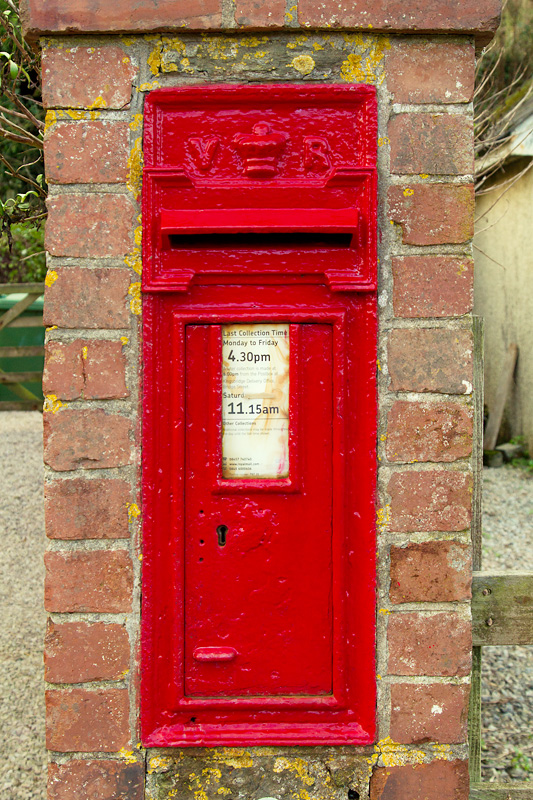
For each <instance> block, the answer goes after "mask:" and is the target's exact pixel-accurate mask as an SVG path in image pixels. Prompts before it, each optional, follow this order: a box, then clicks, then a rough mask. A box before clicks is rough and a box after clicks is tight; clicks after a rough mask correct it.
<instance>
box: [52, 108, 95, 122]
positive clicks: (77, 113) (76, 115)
mask: <svg viewBox="0 0 533 800" xmlns="http://www.w3.org/2000/svg"><path fill="white" fill-rule="evenodd" d="M101 116H102V113H101V111H94V110H93V111H85V110H82V109H78V108H69V109H66V110H65V111H61V112H58V118H61V117H63V118H64V117H69V119H75V120H80V119H91V120H94V119H100V117H101Z"/></svg>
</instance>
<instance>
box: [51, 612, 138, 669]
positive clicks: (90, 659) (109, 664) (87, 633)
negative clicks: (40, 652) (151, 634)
mask: <svg viewBox="0 0 533 800" xmlns="http://www.w3.org/2000/svg"><path fill="white" fill-rule="evenodd" d="M129 660H130V647H129V639H128V634H127V632H126V629H125V628H124V627H123V626H122V625H115V624H108V623H105V622H96V623H94V624H92V625H88V624H87V623H86V622H65V623H62V624H61V625H56V623H54V622H52V621H51V620H48V626H47V630H46V636H45V639H44V678H45V680H46V681H48V682H49V683H84V682H86V681H106V680H117V679H119V678H122V677H123V676H124V674H125V672H126V671H127V670H128V668H129Z"/></svg>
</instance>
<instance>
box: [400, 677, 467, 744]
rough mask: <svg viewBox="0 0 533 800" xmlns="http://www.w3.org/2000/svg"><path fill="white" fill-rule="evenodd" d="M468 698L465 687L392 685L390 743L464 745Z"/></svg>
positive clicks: (436, 684)
mask: <svg viewBox="0 0 533 800" xmlns="http://www.w3.org/2000/svg"><path fill="white" fill-rule="evenodd" d="M468 694H469V687H468V686H453V685H450V684H441V683H434V684H429V685H426V684H423V685H421V684H418V685H413V684H409V683H395V684H393V685H392V686H391V720H390V737H391V739H392V740H393V741H394V742H400V744H415V743H417V744H418V743H422V742H430V741H433V742H441V743H444V744H453V743H455V742H464V741H465V740H466V721H467V716H468Z"/></svg>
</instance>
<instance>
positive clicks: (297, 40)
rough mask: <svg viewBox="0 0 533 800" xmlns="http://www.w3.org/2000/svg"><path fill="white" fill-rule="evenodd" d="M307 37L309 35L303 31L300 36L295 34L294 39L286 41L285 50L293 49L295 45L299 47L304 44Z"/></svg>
mask: <svg viewBox="0 0 533 800" xmlns="http://www.w3.org/2000/svg"><path fill="white" fill-rule="evenodd" d="M308 39H309V36H308V35H307V34H305V33H304V34H302V35H301V36H296V37H295V38H294V39H291V41H290V42H287V50H294V49H295V48H296V47H301V46H302V45H304V44H306V42H307V41H308Z"/></svg>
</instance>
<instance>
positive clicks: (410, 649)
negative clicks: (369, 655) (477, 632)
mask: <svg viewBox="0 0 533 800" xmlns="http://www.w3.org/2000/svg"><path fill="white" fill-rule="evenodd" d="M387 639H388V646H389V669H388V672H389V675H448V676H456V675H458V676H464V675H468V674H469V672H470V668H471V655H472V634H471V626H470V623H469V622H467V621H466V620H464V619H461V618H460V617H459V616H458V615H457V614H453V613H450V614H419V613H401V614H398V613H397V614H392V615H391V616H390V617H389V622H388V628H387Z"/></svg>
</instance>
